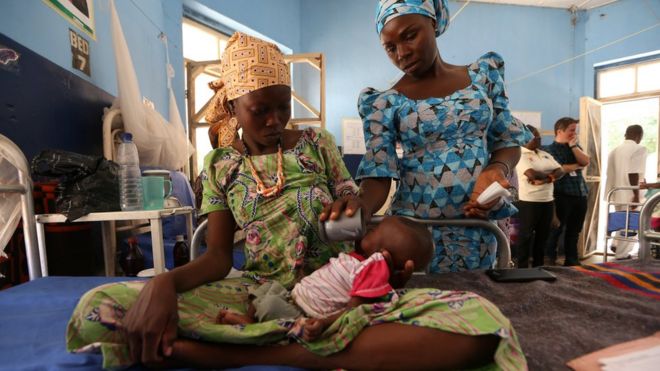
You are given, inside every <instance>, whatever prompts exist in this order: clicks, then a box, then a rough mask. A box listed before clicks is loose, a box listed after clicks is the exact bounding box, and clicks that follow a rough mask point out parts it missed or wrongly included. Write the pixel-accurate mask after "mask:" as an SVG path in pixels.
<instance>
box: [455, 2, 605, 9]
mask: <svg viewBox="0 0 660 371" xmlns="http://www.w3.org/2000/svg"><path fill="white" fill-rule="evenodd" d="M467 1H470V0H460V1H459V2H467ZM471 1H476V2H480V3H491V4H513V5H523V6H542V7H548V8H564V9H570V8H572V7H575V9H592V8H597V7H599V6H603V5H606V4H610V3H613V2H615V1H616V0H471Z"/></svg>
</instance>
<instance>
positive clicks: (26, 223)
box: [0, 134, 46, 280]
mask: <svg viewBox="0 0 660 371" xmlns="http://www.w3.org/2000/svg"><path fill="white" fill-rule="evenodd" d="M0 146H1V147H2V148H3V150H5V151H7V153H9V154H11V156H12V158H14V159H15V160H18V161H19V162H20V163H19V164H15V165H18V167H16V170H17V172H18V184H2V185H0V193H18V194H19V195H20V197H21V218H22V220H23V235H24V238H25V255H26V256H27V263H28V274H29V276H30V280H34V279H36V278H39V277H41V276H42V273H41V272H42V270H41V266H40V264H39V255H40V254H39V253H40V252H39V250H38V246H37V229H36V226H35V218H34V199H33V198H32V187H33V185H32V178H31V177H30V174H29V173H26V172H24V171H22V170H21V168H23V169H30V166H29V164H28V161H27V159H26V158H25V156H24V155H23V152H22V151H21V149H20V148H18V146H16V144H14V142H12V141H11V140H9V138H7V137H5V136H4V135H2V134H0ZM28 171H29V170H28ZM41 253H43V254H44V256H45V254H46V251H42V252H41Z"/></svg>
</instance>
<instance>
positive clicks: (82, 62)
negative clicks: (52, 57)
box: [69, 28, 92, 76]
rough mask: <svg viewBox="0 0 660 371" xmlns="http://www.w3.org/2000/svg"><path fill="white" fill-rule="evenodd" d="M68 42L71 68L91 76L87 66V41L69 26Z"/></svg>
mask: <svg viewBox="0 0 660 371" xmlns="http://www.w3.org/2000/svg"><path fill="white" fill-rule="evenodd" d="M69 42H70V43H71V56H72V58H73V59H72V61H71V63H72V66H73V68H75V69H77V70H80V71H82V72H84V73H85V75H87V76H92V74H91V71H90V68H89V42H88V41H87V40H85V39H84V38H83V37H82V36H80V35H79V34H78V33H77V32H76V31H74V30H72V29H70V28H69Z"/></svg>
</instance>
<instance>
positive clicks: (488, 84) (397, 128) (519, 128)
mask: <svg viewBox="0 0 660 371" xmlns="http://www.w3.org/2000/svg"><path fill="white" fill-rule="evenodd" d="M468 72H469V75H470V78H471V81H472V83H471V84H470V85H469V86H467V87H465V88H463V89H460V90H457V91H455V92H454V93H453V94H451V95H449V96H446V97H442V98H428V99H421V100H416V99H409V98H408V97H406V96H404V95H403V94H401V93H399V92H398V91H396V90H394V89H390V90H386V91H383V92H379V91H376V90H374V89H372V88H367V89H365V90H363V91H362V92H361V93H360V98H359V102H358V110H359V112H360V116H361V117H362V120H363V124H364V132H365V140H366V147H367V152H366V154H365V155H364V158H363V159H362V162H361V163H360V167H359V169H358V176H357V178H358V179H364V178H373V177H388V178H394V179H399V180H400V182H399V188H398V190H397V192H396V195H395V197H394V200H393V202H392V206H391V210H390V212H391V213H392V214H395V215H407V216H414V217H419V218H461V217H464V213H463V206H464V204H465V203H466V202H467V201H468V200H469V197H470V194H471V193H472V189H473V188H474V184H475V181H476V179H477V177H478V176H479V174H480V173H481V170H482V168H483V167H485V166H486V165H487V163H488V158H489V154H490V153H492V152H493V151H496V150H498V149H502V148H507V147H515V146H521V145H524V144H525V143H527V142H529V141H530V140H531V138H532V134H531V133H530V132H529V131H528V130H527V129H526V128H525V127H524V125H522V124H521V123H520V121H518V120H516V121H513V120H512V117H511V112H510V111H509V105H508V98H507V96H506V93H505V91H504V78H503V75H504V62H503V60H502V58H501V57H500V56H499V55H498V54H496V53H493V52H490V53H487V54H485V55H484V56H482V57H481V58H479V59H478V60H477V61H476V62H474V63H473V64H472V65H470V66H469V67H468ZM397 142H399V143H401V147H402V149H403V158H402V159H398V158H397V156H396V150H395V149H396V144H397ZM515 211H516V209H515V208H514V207H513V206H511V205H507V206H505V207H503V208H502V209H501V210H499V211H498V212H497V215H491V217H493V218H504V217H507V216H510V215H512V214H513V213H515ZM433 237H434V241H435V247H436V256H435V258H434V260H433V262H432V263H431V264H432V266H431V271H432V272H448V271H460V270H466V269H479V268H488V267H490V266H492V265H493V262H494V261H495V251H496V246H495V238H494V236H493V235H492V234H491V233H489V232H487V231H485V230H482V229H478V228H449V227H443V228H436V229H435V230H434V231H433Z"/></svg>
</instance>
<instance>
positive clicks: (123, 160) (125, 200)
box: [117, 133, 143, 211]
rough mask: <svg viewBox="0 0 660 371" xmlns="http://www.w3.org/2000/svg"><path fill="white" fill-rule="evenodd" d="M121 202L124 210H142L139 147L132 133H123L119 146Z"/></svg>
mask: <svg viewBox="0 0 660 371" xmlns="http://www.w3.org/2000/svg"><path fill="white" fill-rule="evenodd" d="M117 163H118V164H119V202H120V207H121V209H122V211H133V210H142V207H143V205H142V174H141V173H140V158H139V157H138V151H137V147H136V146H135V143H133V135H131V133H123V134H122V135H121V143H120V144H119V147H118V148H117Z"/></svg>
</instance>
